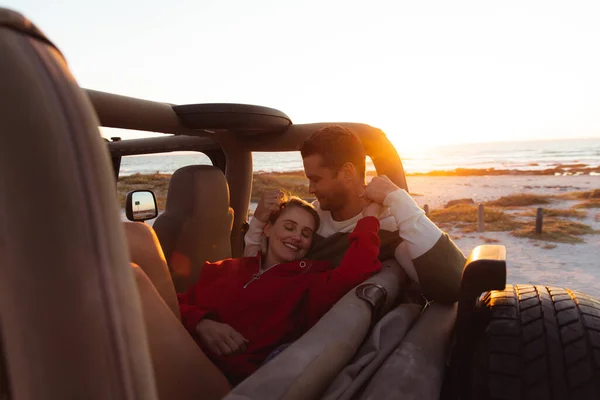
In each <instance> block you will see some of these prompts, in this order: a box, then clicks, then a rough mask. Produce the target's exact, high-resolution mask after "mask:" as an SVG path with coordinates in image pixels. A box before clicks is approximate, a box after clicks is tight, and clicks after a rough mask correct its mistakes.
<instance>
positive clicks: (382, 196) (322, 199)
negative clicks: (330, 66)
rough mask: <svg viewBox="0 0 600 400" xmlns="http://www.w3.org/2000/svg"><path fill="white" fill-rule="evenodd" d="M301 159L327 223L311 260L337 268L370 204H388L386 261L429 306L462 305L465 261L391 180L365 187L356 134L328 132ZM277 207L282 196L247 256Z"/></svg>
mask: <svg viewBox="0 0 600 400" xmlns="http://www.w3.org/2000/svg"><path fill="white" fill-rule="evenodd" d="M301 154H302V159H303V163H304V172H305V174H306V177H307V178H308V180H309V191H310V193H311V194H313V195H314V196H315V197H316V198H317V200H315V202H314V203H313V205H314V206H315V208H316V209H317V212H318V213H319V216H320V218H321V223H320V225H319V229H318V231H317V232H316V235H317V240H316V241H315V244H314V246H313V251H311V252H310V253H309V254H307V257H308V258H313V259H323V258H326V259H329V260H331V261H332V262H334V263H335V261H336V260H337V259H338V258H336V256H337V257H341V255H342V254H343V253H344V251H345V246H346V244H347V239H346V236H347V235H348V234H349V233H350V232H352V230H353V229H354V226H355V225H356V222H357V221H358V220H359V219H360V218H361V217H362V214H361V213H362V210H363V208H364V206H365V202H367V201H372V202H375V203H379V204H383V205H384V206H386V207H387V209H386V210H385V211H384V212H383V213H382V214H381V215H380V217H379V219H380V222H381V230H380V232H381V233H380V236H381V237H382V251H381V255H380V258H382V260H385V259H386V258H389V257H392V256H393V257H395V258H396V260H397V261H398V262H399V264H400V265H401V266H402V267H403V269H404V271H405V272H406V274H407V275H408V277H409V278H410V279H411V280H412V281H414V282H416V283H418V284H420V287H421V290H422V292H423V294H424V295H425V296H426V297H427V298H428V299H429V300H435V301H439V302H443V303H453V302H455V301H457V300H458V295H459V290H460V278H461V275H462V269H463V267H464V265H465V262H466V258H465V256H464V255H463V253H462V252H461V251H460V249H458V247H457V246H456V245H455V244H454V243H453V242H452V240H450V238H449V237H448V235H447V234H446V233H444V232H442V231H441V230H440V229H439V228H438V227H437V226H436V225H435V224H434V223H433V222H431V220H429V218H427V216H425V212H424V211H423V210H422V209H421V208H420V207H419V206H418V205H417V204H416V203H415V201H414V200H413V199H412V197H411V196H410V195H409V194H408V193H407V192H406V191H405V190H404V189H400V188H399V187H397V186H396V185H395V184H394V183H393V182H392V181H390V180H389V179H388V178H387V177H386V176H378V177H374V178H373V179H372V180H371V182H370V183H369V184H368V185H366V186H365V158H366V155H365V151H364V148H363V145H362V143H361V141H360V139H359V138H358V137H357V136H356V135H355V134H353V133H352V132H351V131H350V130H349V129H347V128H344V127H341V126H335V125H333V126H328V127H325V128H322V129H320V130H318V131H317V132H315V133H314V134H313V135H312V136H311V137H310V138H309V139H308V140H307V141H306V142H305V143H304V144H303V146H302V149H301ZM277 207H278V194H277V193H271V194H268V195H266V197H265V198H264V200H263V204H262V205H261V207H260V209H257V213H255V215H254V218H253V219H252V221H251V223H250V228H249V230H248V232H247V233H246V236H245V243H246V248H247V250H248V251H246V252H245V253H246V254H249V251H252V252H256V250H257V249H258V246H259V243H260V241H261V239H262V232H263V229H264V226H265V225H266V221H267V220H268V216H269V214H270V212H271V210H270V209H269V208H271V209H272V208H277ZM385 246H387V247H388V251H385V249H384V247H385ZM389 249H391V251H389Z"/></svg>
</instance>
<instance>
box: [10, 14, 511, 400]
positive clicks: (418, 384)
mask: <svg viewBox="0 0 600 400" xmlns="http://www.w3.org/2000/svg"><path fill="white" fill-rule="evenodd" d="M0 54H1V55H2V62H0V87H1V88H2V92H4V93H10V94H11V96H0V102H1V104H0V108H5V109H10V110H11V112H10V113H8V114H3V115H4V116H5V117H3V118H2V119H0V132H2V134H3V145H2V146H0V182H3V187H6V188H10V193H9V192H8V191H7V192H5V193H4V194H3V195H1V196H0V220H2V221H3V223H2V225H1V226H2V228H3V231H1V232H0V254H2V257H3V258H2V268H1V269H0V271H1V272H0V317H1V319H0V324H1V328H2V329H1V338H2V340H1V341H0V344H1V346H2V347H1V348H0V350H1V351H0V354H1V355H2V357H1V361H2V362H0V399H4V398H7V399H10V398H15V399H66V398H86V399H158V398H160V399H186V398H189V399H192V398H196V399H197V398H210V397H212V396H217V394H218V393H220V392H219V390H221V388H222V385H221V383H222V382H223V380H222V377H220V376H219V375H218V373H216V372H214V369H212V367H210V366H207V365H206V363H205V361H203V360H205V358H202V357H195V356H194V352H199V351H200V349H199V348H198V347H197V346H196V345H195V343H194V342H193V340H192V338H191V337H190V336H189V335H188V336H187V337H185V336H178V337H167V336H168V335H166V333H165V335H163V336H160V335H158V336H149V335H148V330H149V329H151V328H152V329H155V331H157V332H160V329H161V327H160V326H154V325H156V323H155V321H157V320H158V316H159V315H160V316H161V318H162V317H164V315H165V313H166V314H168V315H169V318H171V316H172V317H173V318H179V311H178V307H177V304H176V301H174V299H175V293H177V292H181V291H184V290H186V289H187V288H189V287H190V286H191V285H192V284H193V283H194V282H196V280H197V279H198V276H199V272H200V269H201V267H202V265H203V264H204V262H205V261H214V260H219V259H223V258H227V257H236V256H239V255H241V252H242V250H243V232H244V224H245V223H246V222H247V210H248V204H249V199H250V187H251V181H252V159H251V153H252V151H261V150H265V149H268V150H269V151H274V150H279V151H286V150H287V151H297V149H298V148H299V144H300V143H302V141H303V140H304V139H305V138H306V137H307V136H308V135H310V134H311V133H312V132H313V131H314V130H315V129H316V128H317V127H318V126H322V124H321V125H319V124H305V125H292V124H291V121H290V120H289V119H288V118H287V116H285V114H283V113H281V112H277V113H275V112H272V111H269V110H265V109H260V110H259V111H260V113H259V112H257V113H256V114H253V116H252V118H251V119H247V118H246V119H243V118H242V117H239V118H237V117H236V118H229V119H227V118H226V119H227V120H228V121H229V123H230V124H233V125H232V126H229V127H228V128H226V129H225V128H223V127H222V126H221V125H219V124H220V123H221V122H220V121H222V119H223V116H222V115H220V114H222V113H219V112H217V111H219V110H220V109H218V108H217V109H214V106H210V107H208V106H207V107H204V108H202V107H201V108H198V107H197V106H187V107H186V106H178V107H179V109H178V108H177V107H173V106H172V105H169V104H166V103H154V102H144V101H142V100H138V99H128V98H125V97H124V96H117V95H110V94H104V93H101V92H95V91H91V90H83V89H82V88H80V87H79V86H78V84H77V82H76V81H75V79H74V77H73V76H72V75H71V72H70V71H69V69H68V65H67V62H66V61H65V58H64V57H63V55H62V54H61V53H60V51H59V50H58V49H57V47H55V46H54V44H53V43H51V42H50V41H49V40H48V39H47V38H46V37H45V36H44V34H43V33H42V32H41V31H39V30H38V29H37V28H36V27H35V26H34V25H33V24H31V23H30V22H29V21H28V20H27V19H26V18H24V17H23V16H21V15H19V14H18V13H15V12H13V11H10V10H5V9H0ZM119 105H127V106H125V107H120V106H119ZM211 107H213V108H211ZM198 110H200V111H198ZM215 110H216V111H215ZM155 111H156V112H155ZM198 112H201V114H198ZM227 112H230V113H232V114H231V115H237V116H239V115H242V114H244V113H240V112H239V110H237V109H235V107H234V108H233V109H228V111H227ZM269 112H271V117H269V118H268V117H267V114H268V113H269ZM202 113H204V114H202ZM199 115H200V116H202V115H205V117H206V118H204V119H202V118H199V117H198V116H199ZM213 120H214V122H211V121H213ZM207 121H208V122H207ZM197 124H203V125H202V127H200V128H198V126H197ZM252 124H258V126H265V127H266V128H264V129H267V130H268V129H275V128H276V129H278V131H277V133H275V134H272V135H262V136H261V135H260V134H259V133H257V132H258V131H260V130H257V129H256V128H255V127H253V125H252ZM261 124H263V125H261ZM99 126H115V127H120V128H126V129H141V130H149V131H160V132H165V133H170V134H173V133H176V135H171V136H165V137H164V138H151V139H148V140H143V139H142V140H140V141H138V142H136V141H131V143H129V144H127V143H123V142H124V141H117V142H110V143H108V144H107V143H106V142H105V141H104V140H103V139H102V138H101V136H100V134H99ZM248 126H249V128H247V129H246V128H245V127H248ZM281 126H283V127H284V128H285V129H286V130H285V133H281V129H280V128H281ZM352 126H353V127H354V128H355V130H356V132H357V134H359V135H360V137H361V139H362V140H363V143H364V144H365V149H366V150H367V152H368V154H369V155H370V156H371V158H372V160H373V162H374V164H375V166H376V168H377V170H378V172H379V173H386V175H388V176H390V178H391V179H392V180H393V181H394V182H396V183H397V184H398V185H399V186H400V187H403V188H406V180H405V177H404V171H403V170H402V167H401V162H400V159H399V157H398V155H397V154H396V153H395V152H393V153H390V152H389V151H388V148H389V142H387V139H385V135H383V134H382V133H381V132H380V131H378V130H375V129H374V128H371V127H369V126H366V125H362V124H353V125H352ZM194 127H196V128H194ZM245 129H246V130H245ZM199 133H200V134H199ZM217 136H218V140H217V139H215V137H217ZM274 138H275V139H276V142H277V146H279V147H278V148H277V149H274V148H273V147H269V146H270V145H269V143H270V142H273V141H274ZM136 143H139V145H136ZM153 149H154V150H153ZM173 149H177V150H184V149H187V150H196V151H203V152H205V153H206V154H207V155H208V156H209V157H211V160H213V164H214V165H213V166H205V165H189V166H185V167H183V168H180V169H179V170H177V171H176V172H175V173H174V174H173V176H172V178H171V182H170V184H169V189H168V194H167V204H166V209H165V210H164V212H163V213H162V214H160V215H159V216H158V217H157V218H156V220H155V222H154V224H153V227H150V226H149V225H148V224H144V223H142V222H124V221H122V220H121V218H120V209H121V206H122V205H120V204H118V202H117V199H116V192H115V176H118V165H119V163H120V157H122V156H127V155H132V154H136V153H137V154H142V153H144V152H145V153H151V152H167V151H172V150H173ZM155 150H156V151H155ZM149 189H151V188H149ZM132 266H133V268H132ZM138 267H139V268H141V269H142V270H143V271H144V274H141V273H140V269H139V268H138ZM400 269H401V268H400V266H399V265H398V264H397V263H395V262H391V263H387V264H384V268H383V269H382V271H381V272H380V273H378V274H377V275H375V276H374V277H372V278H371V279H369V280H368V281H366V282H365V283H364V284H362V285H361V286H359V287H357V288H356V290H353V291H351V292H349V293H348V294H347V295H346V296H344V298H342V299H341V300H340V301H339V302H338V303H337V304H336V305H335V306H334V307H333V308H332V309H331V310H330V311H329V312H328V313H327V314H326V315H325V316H324V317H323V318H322V319H321V320H320V321H319V322H318V323H317V324H316V325H315V326H314V327H312V328H311V329H310V330H309V331H308V332H306V333H305V334H304V335H303V336H302V337H301V338H300V339H299V340H297V341H296V342H294V343H293V344H292V345H291V346H290V347H289V348H287V349H286V350H285V351H284V352H283V353H282V354H280V355H279V356H278V357H277V358H275V359H274V360H273V361H271V362H269V363H268V364H266V365H265V366H263V367H261V368H260V369H259V370H258V371H257V372H256V373H255V374H253V375H252V376H251V377H249V378H248V379H247V380H245V381H244V382H242V383H241V384H239V385H238V386H236V387H235V388H233V389H232V390H231V392H229V393H228V394H227V397H226V398H230V399H242V398H279V399H299V398H332V399H333V398H345V397H344V396H346V397H348V396H350V394H349V393H350V392H349V391H348V390H349V389H348V388H349V387H352V385H353V383H352V382H355V381H356V383H354V385H358V384H359V383H361V382H359V381H360V379H359V380H357V379H358V378H357V376H358V373H359V372H360V371H361V370H364V369H365V368H367V369H368V368H373V373H372V374H370V375H369V377H370V378H369V379H370V381H369V382H368V385H366V388H364V389H362V390H364V395H365V396H367V397H370V398H384V397H385V394H386V393H387V392H389V390H391V389H390V388H391V387H394V388H396V389H397V390H402V393H404V394H405V395H406V396H407V398H437V397H435V396H437V395H438V394H439V392H440V390H441V389H440V388H441V387H442V383H443V381H444V371H445V367H446V361H447V360H446V359H445V358H444V357H440V356H439V355H440V354H446V353H447V350H448V349H449V347H450V341H451V338H452V332H453V329H454V324H455V321H456V319H457V307H458V306H457V304H454V305H443V304H433V305H431V306H429V307H427V309H426V310H424V309H423V306H422V305H421V304H418V303H405V304H402V305H401V306H399V307H397V304H398V301H399V299H400V297H401V296H402V293H403V291H404V289H405V286H404V285H405V284H406V281H403V279H402V278H401V272H400ZM152 271H155V272H156V274H153V272H152ZM161 271H162V273H161ZM165 271H168V273H169V274H170V275H171V277H172V280H171V281H168V280H165V279H163V278H161V277H164V276H165V274H164V272H165ZM504 279H505V276H504ZM149 282H151V284H149ZM501 284H502V287H503V285H504V283H503V282H501ZM487 286H490V285H489V284H488V285H487ZM487 286H486V287H484V288H483V289H482V290H485V289H489V287H487ZM492 286H493V285H492ZM496 286H498V283H496ZM153 290H155V291H156V292H158V294H159V295H160V297H162V299H163V300H164V302H162V303H160V302H159V303H156V304H152V305H147V304H142V303H141V302H140V293H141V292H143V291H153ZM479 293H481V292H479ZM479 293H477V295H478V294H479ZM391 310H393V312H391ZM380 318H381V320H383V319H387V320H388V321H391V322H393V323H392V325H393V326H394V327H395V328H394V329H395V331H394V332H391V333H390V332H386V331H385V329H384V328H385V326H388V325H378V324H376V323H377V322H378V321H379V319H380ZM153 321H154V322H153ZM391 322H390V323H391ZM42 332H43V334H41V333H42ZM392 333H393V336H394V338H395V339H394V341H392V342H386V343H387V344H386V345H385V346H388V347H384V346H383V344H381V345H380V341H379V337H380V336H381V335H391V334H392ZM169 341H177V342H185V343H188V344H189V346H188V345H186V346H188V347H184V348H189V349H190V350H189V351H187V352H182V354H177V355H173V354H165V352H164V349H166V348H167V342H169ZM381 343H383V342H381ZM194 348H195V349H196V350H193V349H194ZM415 349H418V351H415ZM440 349H441V350H440ZM184 353H185V354H184ZM392 354H394V357H390V355H392ZM173 357H176V358H178V359H179V360H180V362H179V363H172V362H171V361H170V360H172V359H173ZM355 363H358V364H355ZM353 365H354V367H353ZM357 365H359V366H360V367H358V366H357ZM408 365H410V368H407V366H408ZM57 366H60V367H57ZM375 369H376V371H375ZM195 371H207V372H206V374H208V375H207V376H209V377H210V378H211V379H209V380H212V381H213V382H214V386H212V387H211V386H202V387H199V386H198V384H197V382H196V380H195V379H194V372H195ZM211 374H213V375H211ZM361 384H365V382H362V383H361ZM219 385H221V386H219ZM355 389H356V388H355ZM396 389H394V390H396ZM356 390H358V389H356ZM436 393H437V394H436ZM219 396H220V395H219ZM432 396H434V397H432Z"/></svg>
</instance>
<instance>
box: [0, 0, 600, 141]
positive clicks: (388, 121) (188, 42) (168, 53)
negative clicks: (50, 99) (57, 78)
mask: <svg viewBox="0 0 600 400" xmlns="http://www.w3.org/2000/svg"><path fill="white" fill-rule="evenodd" d="M2 6H3V7H8V8H11V9H14V10H16V11H19V12H21V13H23V14H24V15H25V16H26V17H28V18H29V19H30V20H31V21H32V22H34V23H35V24H36V25H37V26H38V27H39V28H40V29H42V31H44V32H45V33H46V34H47V35H48V36H49V38H50V39H51V40H53V41H54V42H55V44H56V45H57V46H58V47H59V49H61V50H62V52H63V53H64V55H65V56H66V58H67V61H68V63H69V65H70V67H71V70H72V71H73V73H74V75H75V77H76V79H77V80H78V81H79V84H80V85H81V86H82V87H86V88H93V89H96V90H101V91H108V92H114V93H119V94H123V95H128V96H133V97H140V98H146V99H151V100H156V101H166V102H171V103H177V104H184V103H202V102H233V103H251V104H259V105H264V106H269V107H274V108H277V109H280V110H282V111H284V112H285V113H287V114H288V115H289V116H290V117H291V118H292V120H293V121H294V122H296V123H304V122H323V121H353V122H364V123H368V124H371V125H373V126H377V127H379V128H382V129H383V130H384V131H385V132H386V133H387V134H388V136H389V137H390V138H391V140H392V141H393V142H394V143H396V144H397V143H404V145H405V146H407V145H414V146H423V145H428V144H432V143H437V144H439V143H453V142H454V143H456V142H481V141H503V140H525V139H549V138H565V137H572V138H579V137H600V51H598V48H599V46H600V24H599V23H598V21H599V20H600V2H598V1H578V2H566V1H522V0H521V1H503V2H497V1H495V2H492V1H427V2H425V1H394V0H389V1H377V0H371V1H368V2H367V1H349V0H342V1H337V0H336V1H325V0H319V1H316V0H310V1H286V0H273V1H265V0H260V1H243V0H239V1H226V0H220V1H216V0H215V1H212V0H211V1H208V0H200V1H175V0H173V1H170V2H166V1H160V2H159V1H156V0H144V1H137V0H136V1H126V0H124V1H114V0H110V1H94V2H92V1H83V0H78V1H75V0H64V1H52V2H50V1H46V0H8V1H7V0H5V1H4V2H3V3H2ZM104 134H105V135H106V136H111V135H113V134H114V132H108V131H104ZM118 135H120V136H122V137H124V138H127V137H134V136H136V135H135V134H134V133H131V132H129V133H128V132H122V131H121V132H118ZM143 135H148V134H147V133H144V134H143Z"/></svg>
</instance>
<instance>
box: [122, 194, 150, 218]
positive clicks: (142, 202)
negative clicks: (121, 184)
mask: <svg viewBox="0 0 600 400" xmlns="http://www.w3.org/2000/svg"><path fill="white" fill-rule="evenodd" d="M125 215H126V216H127V219H128V220H130V221H134V222H140V221H146V220H148V219H152V218H156V216H157V215H158V206H157V205H156V196H154V192H153V191H151V190H134V191H132V192H129V193H127V199H126V200H125Z"/></svg>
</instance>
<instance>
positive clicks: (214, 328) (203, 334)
mask: <svg viewBox="0 0 600 400" xmlns="http://www.w3.org/2000/svg"><path fill="white" fill-rule="evenodd" d="M196 332H197V333H198V336H199V337H200V341H201V342H202V344H203V345H204V346H206V347H207V348H208V349H209V350H210V351H212V352H213V353H215V354H216V355H218V356H230V355H233V354H240V353H243V352H245V351H246V348H247V346H248V339H246V338H245V337H243V336H242V335H241V334H240V333H239V332H238V331H236V330H235V329H233V328H232V327H231V326H229V325H227V324H223V323H221V322H217V321H213V320H210V319H203V320H201V321H200V322H198V325H196Z"/></svg>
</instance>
